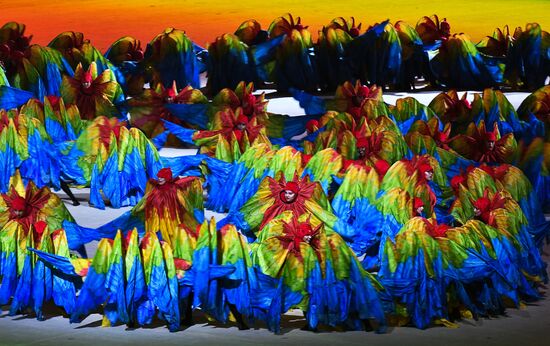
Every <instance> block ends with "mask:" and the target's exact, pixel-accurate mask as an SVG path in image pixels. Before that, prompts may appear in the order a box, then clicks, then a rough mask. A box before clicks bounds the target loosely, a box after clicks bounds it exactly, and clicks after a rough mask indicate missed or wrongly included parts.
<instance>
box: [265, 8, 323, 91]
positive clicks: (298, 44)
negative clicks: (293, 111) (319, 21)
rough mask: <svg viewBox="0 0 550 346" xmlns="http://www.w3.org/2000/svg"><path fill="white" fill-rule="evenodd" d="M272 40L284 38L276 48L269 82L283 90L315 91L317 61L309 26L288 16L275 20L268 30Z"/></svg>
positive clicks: (298, 19)
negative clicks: (313, 54) (313, 52)
mask: <svg viewBox="0 0 550 346" xmlns="http://www.w3.org/2000/svg"><path fill="white" fill-rule="evenodd" d="M268 32H269V37H271V39H277V38H278V37H279V36H281V35H285V37H284V39H283V41H282V42H281V43H280V45H278V46H277V50H276V52H275V59H274V61H273V62H271V63H270V64H268V66H267V70H268V75H269V80H270V81H273V82H274V83H275V84H276V85H277V89H278V90H281V91H285V90H288V89H289V88H296V89H300V90H306V91H312V90H315V88H316V87H317V83H318V81H317V79H318V78H317V73H316V68H317V67H316V63H315V59H314V57H313V56H312V54H311V51H312V50H313V41H312V39H311V33H310V32H309V31H308V30H307V26H304V25H302V21H301V18H300V17H297V18H296V20H294V17H293V16H292V15H291V14H290V13H287V14H286V15H285V16H283V17H279V18H277V19H275V20H274V21H273V22H272V23H271V25H270V26H269V29H268Z"/></svg>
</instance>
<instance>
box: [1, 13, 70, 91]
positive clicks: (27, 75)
mask: <svg viewBox="0 0 550 346" xmlns="http://www.w3.org/2000/svg"><path fill="white" fill-rule="evenodd" d="M25 28H26V27H25V25H24V24H20V23H16V22H9V23H6V24H4V26H2V27H1V28H0V65H1V66H2V67H4V68H5V69H6V76H7V79H8V81H10V82H9V84H10V85H11V86H12V87H14V88H17V89H23V90H27V91H30V92H32V94H33V95H34V97H37V98H39V99H42V98H44V97H45V96H48V95H56V96H59V95H60V87H61V77H62V74H67V75H72V74H73V69H72V68H71V67H70V66H69V65H68V63H67V61H66V60H65V59H64V58H63V56H62V55H61V54H60V53H59V52H57V51H56V50H54V49H51V48H48V47H41V46H39V45H36V44H33V45H31V44H30V42H31V40H32V35H30V36H26V35H25Z"/></svg>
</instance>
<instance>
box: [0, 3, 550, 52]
mask: <svg viewBox="0 0 550 346" xmlns="http://www.w3.org/2000/svg"><path fill="white" fill-rule="evenodd" d="M287 12H290V13H292V14H293V15H294V16H300V17H302V23H303V24H305V25H309V30H310V31H311V32H312V33H313V34H314V36H316V34H317V31H318V30H319V29H321V27H322V26H323V25H325V24H327V23H329V22H330V20H332V19H333V18H335V17H338V16H343V17H350V16H354V17H355V18H356V21H359V22H362V23H363V28H364V29H365V28H366V27H368V26H369V25H371V24H373V23H375V22H380V21H383V20H385V19H390V20H391V21H392V22H396V21H397V20H405V21H406V22H408V23H410V24H412V25H414V24H416V22H417V21H418V19H419V18H420V17H422V16H424V15H431V14H434V13H435V14H438V15H439V16H440V17H441V18H443V17H446V18H447V20H448V21H449V22H450V24H451V29H452V31H453V32H464V33H467V34H469V35H470V37H471V38H472V39H473V40H474V41H478V40H480V39H481V38H483V37H484V36H486V35H489V34H491V33H492V32H493V30H494V29H495V28H496V27H502V26H504V25H505V24H508V25H509V26H510V27H511V28H515V27H516V26H522V27H525V24H526V23H528V22H538V23H539V24H541V25H542V28H543V29H545V30H546V31H550V0H524V1H521V0H484V1H473V0H462V1H452V0H447V1H440V0H433V1H414V0H409V1H389V0H342V1H334V0H332V1H322V0H317V1H311V0H279V1H278V0H274V1H259V0H238V1H228V0H226V1H214V0H203V1H189V0H180V1H176V0H172V1H168V0H157V1H146V0H133V1H126V2H123V3H122V4H115V1H113V0H83V1H75V0H58V1H53V0H52V1H49V2H45V1H28V0H23V1H18V0H10V1H6V0H0V25H3V24H4V23H6V22H9V21H17V22H21V23H25V24H26V25H27V30H26V33H27V34H33V35H34V36H33V37H34V38H33V41H32V42H33V43H39V44H42V45H46V44H48V43H49V42H50V40H51V39H52V38H54V37H55V36H56V35H57V34H59V33H61V32H63V31H68V30H74V31H81V32H83V33H84V35H85V37H86V38H88V39H90V40H91V41H92V43H93V44H94V45H95V46H96V47H97V48H99V49H100V50H101V51H102V52H104V51H105V50H106V49H107V48H108V47H109V45H110V44H111V43H113V42H114V41H115V40H116V39H118V38H120V37H122V36H126V35H130V36H134V37H136V38H138V39H140V40H141V41H142V46H143V47H144V46H145V45H146V43H147V42H149V41H150V40H151V39H152V38H153V37H154V36H156V35H157V34H159V33H160V32H162V31H163V30H164V28H166V27H174V28H177V29H181V30H185V31H186V32H187V34H188V36H189V37H190V38H191V39H192V40H193V41H194V42H196V43H197V44H199V45H206V43H207V42H211V41H213V40H214V39H215V38H216V37H217V36H219V35H221V34H223V33H226V32H234V31H235V29H236V28H237V26H238V25H239V24H240V23H242V22H243V21H244V20H246V19H250V18H254V19H256V20H258V21H259V22H260V23H261V24H262V27H263V28H265V29H267V28H268V26H269V24H270V23H271V21H272V20H273V19H275V18H276V17H279V16H281V15H283V14H285V13H287Z"/></svg>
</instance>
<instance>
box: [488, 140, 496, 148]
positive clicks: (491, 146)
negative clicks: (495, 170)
mask: <svg viewBox="0 0 550 346" xmlns="http://www.w3.org/2000/svg"><path fill="white" fill-rule="evenodd" d="M487 146H488V147H489V150H493V149H494V148H495V142H494V141H488V142H487Z"/></svg>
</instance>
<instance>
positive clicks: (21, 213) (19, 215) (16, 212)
mask: <svg viewBox="0 0 550 346" xmlns="http://www.w3.org/2000/svg"><path fill="white" fill-rule="evenodd" d="M13 213H14V214H15V216H16V217H18V218H20V217H23V214H24V211H23V210H14V212H13Z"/></svg>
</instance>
